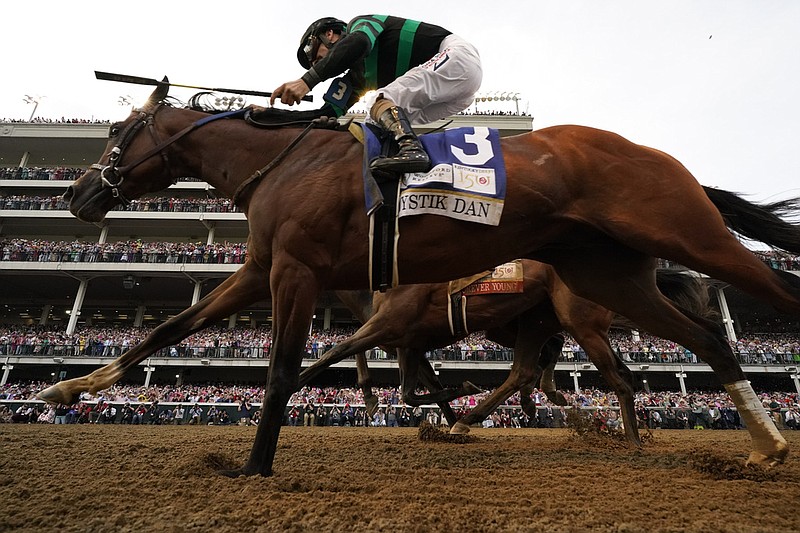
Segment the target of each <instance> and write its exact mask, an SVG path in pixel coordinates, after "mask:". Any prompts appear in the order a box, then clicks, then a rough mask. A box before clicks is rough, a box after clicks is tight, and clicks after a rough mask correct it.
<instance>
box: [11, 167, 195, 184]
mask: <svg viewBox="0 0 800 533" xmlns="http://www.w3.org/2000/svg"><path fill="white" fill-rule="evenodd" d="M84 172H86V169H85V168H78V167H5V168H0V179H2V180H45V181H47V180H56V181H58V180H75V179H78V178H79V177H80V176H81V174H83V173H84ZM177 181H193V182H201V181H202V180H200V179H198V178H189V177H180V178H178V179H177Z"/></svg>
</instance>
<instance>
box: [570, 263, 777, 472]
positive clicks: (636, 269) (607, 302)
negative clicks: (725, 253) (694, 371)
mask: <svg viewBox="0 0 800 533" xmlns="http://www.w3.org/2000/svg"><path fill="white" fill-rule="evenodd" d="M626 252H627V253H626ZM637 255H638V254H636V253H633V252H632V251H631V250H625V249H621V248H618V247H617V248H614V249H613V250H608V253H607V254H605V255H602V256H598V257H595V258H581V259H582V261H581V262H576V261H574V260H573V259H564V258H562V260H561V261H558V265H557V271H558V274H559V275H560V277H561V279H562V280H564V281H565V282H566V283H567V284H568V285H569V287H570V289H571V290H572V291H573V292H576V293H577V294H580V295H582V296H584V297H586V298H589V299H591V300H592V301H594V302H597V303H599V304H601V305H603V306H605V307H608V308H609V309H612V310H614V311H616V312H618V313H620V314H621V315H623V316H625V317H627V318H629V319H631V320H633V321H634V322H636V323H637V324H638V325H639V326H641V327H642V329H644V330H645V331H648V332H649V333H651V334H653V335H657V336H659V337H662V338H665V339H670V340H673V341H675V342H678V343H680V344H681V345H682V346H685V347H686V348H688V349H690V350H692V351H693V352H694V353H696V354H697V355H698V357H700V358H701V359H702V360H703V361H705V362H706V363H708V364H709V365H710V366H711V368H712V369H713V370H714V372H715V373H716V374H717V376H718V377H719V379H720V381H722V383H723V385H724V386H725V389H726V390H727V391H728V393H729V394H730V396H731V398H732V400H733V401H734V403H735V404H736V408H737V410H738V411H739V414H740V416H741V417H742V419H743V420H744V421H745V424H746V425H747V428H748V430H749V432H750V435H751V437H752V440H753V451H752V452H751V453H750V458H749V462H754V463H765V464H768V465H774V464H775V463H778V462H782V461H783V460H784V458H785V457H786V455H787V454H788V451H789V448H788V445H787V443H786V440H785V439H784V438H783V437H782V436H781V434H780V433H779V432H778V430H777V429H776V428H775V424H774V423H773V422H772V420H771V419H770V418H769V416H768V415H767V413H766V411H765V410H764V408H763V406H762V405H761V403H760V402H759V401H758V399H757V397H756V395H755V392H754V391H753V389H752V387H751V386H750V384H749V382H748V381H746V380H745V376H744V372H743V371H742V368H741V366H739V363H738V361H737V360H736V358H735V357H734V355H733V352H732V350H731V348H730V346H729V345H728V342H727V340H726V339H725V337H724V335H723V334H722V331H721V329H720V328H719V327H718V326H716V325H713V326H712V324H711V323H710V322H708V321H707V320H704V319H700V318H698V317H694V316H692V315H689V316H687V315H686V314H684V313H683V312H681V311H680V310H678V309H677V308H675V306H673V305H672V304H671V303H670V301H669V300H667V299H666V298H665V297H664V296H663V295H662V294H661V293H660V292H659V291H658V289H657V287H656V285H655V275H654V270H653V268H652V260H650V259H647V258H644V257H642V256H638V258H637ZM584 261H587V262H588V263H589V264H591V265H592V268H591V269H587V268H586V267H585V263H584Z"/></svg>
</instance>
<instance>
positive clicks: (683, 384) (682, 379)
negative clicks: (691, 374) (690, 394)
mask: <svg viewBox="0 0 800 533" xmlns="http://www.w3.org/2000/svg"><path fill="white" fill-rule="evenodd" d="M675 377H676V378H678V381H680V383H681V394H683V395H684V396H686V381H685V379H686V373H685V372H684V371H683V365H681V371H680V372H678V373H677V374H675Z"/></svg>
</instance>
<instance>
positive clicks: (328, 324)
mask: <svg viewBox="0 0 800 533" xmlns="http://www.w3.org/2000/svg"><path fill="white" fill-rule="evenodd" d="M331 314H332V310H331V308H330V307H326V308H325V318H324V319H323V323H322V329H323V330H328V329H331Z"/></svg>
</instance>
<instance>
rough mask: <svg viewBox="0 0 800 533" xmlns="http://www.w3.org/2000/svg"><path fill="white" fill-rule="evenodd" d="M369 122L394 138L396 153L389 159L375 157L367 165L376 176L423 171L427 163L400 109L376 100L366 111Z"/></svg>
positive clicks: (386, 100) (417, 140)
mask: <svg viewBox="0 0 800 533" xmlns="http://www.w3.org/2000/svg"><path fill="white" fill-rule="evenodd" d="M370 116H371V117H372V119H373V120H374V121H375V122H376V123H377V124H378V125H379V126H380V127H381V128H383V129H384V130H386V131H387V132H389V133H390V134H391V135H393V136H394V140H395V141H397V144H398V146H399V148H400V149H399V151H398V152H397V154H395V155H394V156H391V157H379V158H376V159H373V160H372V162H371V163H370V165H369V167H370V169H371V170H372V171H373V172H374V173H377V174H379V175H380V174H391V175H400V174H404V173H406V172H426V171H428V170H429V169H430V166H431V160H430V158H429V157H428V154H427V153H426V152H425V149H424V148H423V147H422V144H421V143H420V142H419V139H418V138H417V135H416V133H414V130H413V129H412V128H411V124H410V122H409V120H408V117H407V116H406V112H405V111H404V110H403V108H402V107H399V106H397V105H395V103H394V102H393V101H391V100H389V99H388V98H382V97H379V98H378V100H377V101H376V102H375V104H374V105H373V106H372V108H371V109H370Z"/></svg>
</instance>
